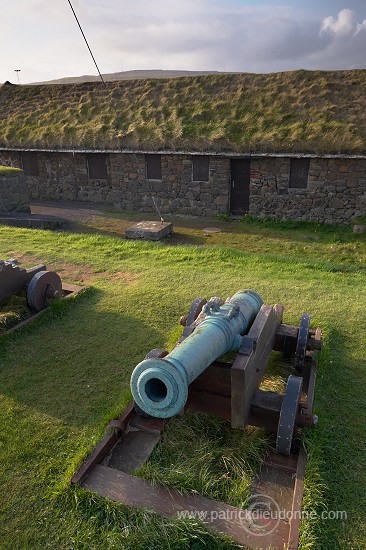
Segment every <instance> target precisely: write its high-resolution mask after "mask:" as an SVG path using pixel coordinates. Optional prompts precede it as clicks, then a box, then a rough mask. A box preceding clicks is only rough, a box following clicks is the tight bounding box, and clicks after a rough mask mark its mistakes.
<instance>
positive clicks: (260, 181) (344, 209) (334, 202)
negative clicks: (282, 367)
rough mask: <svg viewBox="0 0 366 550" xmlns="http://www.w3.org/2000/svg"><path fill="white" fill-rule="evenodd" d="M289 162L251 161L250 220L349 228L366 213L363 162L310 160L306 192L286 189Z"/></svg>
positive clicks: (263, 159)
mask: <svg viewBox="0 0 366 550" xmlns="http://www.w3.org/2000/svg"><path fill="white" fill-rule="evenodd" d="M289 175H290V159H289V158H257V159H252V160H251V175H250V181H251V182H250V210H249V214H250V215H252V216H253V217H258V218H264V217H270V218H274V219H278V220H298V221H318V222H320V223H330V224H349V223H351V220H352V218H353V217H354V216H361V215H364V214H365V213H366V159H351V158H349V159H346V158H345V159H334V158H330V159H326V158H312V159H310V166H309V176H308V184H307V187H306V189H292V188H289Z"/></svg>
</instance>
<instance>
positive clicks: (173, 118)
mask: <svg viewBox="0 0 366 550" xmlns="http://www.w3.org/2000/svg"><path fill="white" fill-rule="evenodd" d="M365 97H366V70H352V71H293V72H287V73H274V74H263V75H259V74H217V75H206V76H195V77H183V78H172V79H142V80H141V79H140V80H126V81H118V82H108V83H107V85H106V88H105V87H104V86H103V85H102V83H81V84H64V85H55V84H54V85H42V86H14V85H9V84H6V85H3V86H2V87H1V88H0V120H1V126H0V147H10V148H11V147H30V148H31V147H35V148H54V147H57V148H75V149H76V148H91V149H93V148H97V149H99V148H112V149H119V148H134V149H145V150H149V149H168V150H174V149H176V150H177V149H178V150H197V151H238V152H243V153H247V152H309V153H340V152H342V153H366V110H365V103H364V102H365Z"/></svg>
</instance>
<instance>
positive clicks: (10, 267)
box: [0, 259, 62, 313]
mask: <svg viewBox="0 0 366 550" xmlns="http://www.w3.org/2000/svg"><path fill="white" fill-rule="evenodd" d="M13 294H18V295H22V294H25V295H26V298H27V303H28V306H29V308H30V309H31V310H32V311H34V312H36V313H37V312H39V311H41V310H42V309H45V308H46V307H47V306H48V304H49V300H50V299H52V298H60V297H61V295H62V282H61V279H60V277H59V275H58V274H57V273H56V272H54V271H47V269H46V266H45V265H37V266H35V267H32V268H31V269H23V268H21V267H19V266H18V265H17V262H16V260H12V259H11V260H0V300H4V299H5V298H10V296H12V295H13Z"/></svg>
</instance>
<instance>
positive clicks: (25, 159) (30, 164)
mask: <svg viewBox="0 0 366 550" xmlns="http://www.w3.org/2000/svg"><path fill="white" fill-rule="evenodd" d="M21 164H22V169H23V171H24V174H26V175H27V176H39V167H38V157H37V153H31V152H30V151H27V152H24V153H22V154H21Z"/></svg>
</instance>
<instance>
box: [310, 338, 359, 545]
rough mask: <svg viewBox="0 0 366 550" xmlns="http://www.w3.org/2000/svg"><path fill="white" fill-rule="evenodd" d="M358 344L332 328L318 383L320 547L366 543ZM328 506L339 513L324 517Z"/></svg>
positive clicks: (315, 486) (315, 488)
mask: <svg viewBox="0 0 366 550" xmlns="http://www.w3.org/2000/svg"><path fill="white" fill-rule="evenodd" d="M352 345H354V344H352V343H351V342H350V337H349V336H346V335H345V334H344V333H343V332H342V331H340V330H339V329H336V328H333V329H331V330H330V331H329V334H328V342H327V346H326V349H325V350H324V352H322V356H321V360H320V365H319V366H320V368H319V375H318V380H317V386H316V398H315V412H316V413H317V414H318V415H319V425H318V428H317V429H316V430H311V431H309V432H308V434H307V447H308V452H309V457H310V458H309V464H308V467H307V478H308V481H307V484H308V485H309V486H310V495H312V498H313V501H310V502H311V504H310V509H315V511H316V513H317V520H316V522H315V529H314V534H315V536H316V539H317V544H316V548H317V550H329V548H332V550H337V549H339V550H343V549H345V548H363V547H364V546H362V543H361V540H363V541H364V536H365V533H364V532H363V534H362V533H361V531H362V525H364V518H365V514H366V480H365V470H366V459H365V437H366V431H365V426H366V406H365V404H366V401H365V393H366V375H365V373H366V361H365V360H361V361H358V360H356V359H353V357H354V353H353V352H352ZM314 495H315V499H314ZM317 495H318V496H317ZM327 510H328V511H332V512H333V511H335V512H339V516H338V517H336V518H330V517H329V518H327V517H321V514H322V513H323V512H326V511H327ZM342 513H343V515H342ZM360 528H361V531H360ZM357 536H359V537H360V542H359V544H360V546H358V545H357Z"/></svg>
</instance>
